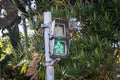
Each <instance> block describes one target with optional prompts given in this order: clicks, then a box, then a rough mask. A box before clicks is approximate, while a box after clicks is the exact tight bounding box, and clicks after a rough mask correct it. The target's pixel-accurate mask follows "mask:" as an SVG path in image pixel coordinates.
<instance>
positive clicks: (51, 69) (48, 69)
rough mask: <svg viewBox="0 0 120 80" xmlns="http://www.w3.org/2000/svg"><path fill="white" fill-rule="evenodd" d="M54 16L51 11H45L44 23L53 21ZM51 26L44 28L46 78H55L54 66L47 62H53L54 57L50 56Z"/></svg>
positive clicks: (51, 79)
mask: <svg viewBox="0 0 120 80" xmlns="http://www.w3.org/2000/svg"><path fill="white" fill-rule="evenodd" d="M51 21H52V18H51V12H44V24H45V25H46V24H49V23H51ZM49 27H51V26H50V25H49V26H47V27H46V28H45V29H44V40H45V61H46V80H54V66H52V65H47V63H49V62H52V61H53V60H52V58H50V54H49V49H50V48H49V34H50V33H49Z"/></svg>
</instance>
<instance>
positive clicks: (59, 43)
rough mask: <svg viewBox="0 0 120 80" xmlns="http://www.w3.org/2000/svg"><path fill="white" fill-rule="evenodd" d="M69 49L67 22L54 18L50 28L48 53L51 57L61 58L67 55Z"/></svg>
mask: <svg viewBox="0 0 120 80" xmlns="http://www.w3.org/2000/svg"><path fill="white" fill-rule="evenodd" d="M68 50H69V22H68V21H66V20H60V19H55V20H54V21H53V22H52V27H51V28H50V55H51V57H53V58H56V57H58V58H62V57H66V56H67V55H68Z"/></svg>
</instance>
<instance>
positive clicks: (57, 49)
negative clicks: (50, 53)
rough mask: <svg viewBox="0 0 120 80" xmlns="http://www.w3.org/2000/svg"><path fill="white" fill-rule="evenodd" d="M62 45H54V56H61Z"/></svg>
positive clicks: (58, 43)
mask: <svg viewBox="0 0 120 80" xmlns="http://www.w3.org/2000/svg"><path fill="white" fill-rule="evenodd" d="M63 48H64V47H63V45H62V44H61V43H60V42H59V41H58V42H57V44H56V45H55V53H56V54H59V53H60V54H63Z"/></svg>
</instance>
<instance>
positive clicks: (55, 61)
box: [43, 58, 60, 66]
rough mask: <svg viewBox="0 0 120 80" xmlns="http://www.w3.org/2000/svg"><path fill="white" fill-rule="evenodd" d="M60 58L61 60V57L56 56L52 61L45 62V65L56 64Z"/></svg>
mask: <svg viewBox="0 0 120 80" xmlns="http://www.w3.org/2000/svg"><path fill="white" fill-rule="evenodd" d="M59 60H60V58H56V59H54V60H52V61H47V62H45V63H44V64H43V66H54V65H55V64H56V63H57V62H58V61H59Z"/></svg>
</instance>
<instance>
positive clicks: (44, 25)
mask: <svg viewBox="0 0 120 80" xmlns="http://www.w3.org/2000/svg"><path fill="white" fill-rule="evenodd" d="M50 26H51V22H49V23H48V24H41V28H49V27H50Z"/></svg>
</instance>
